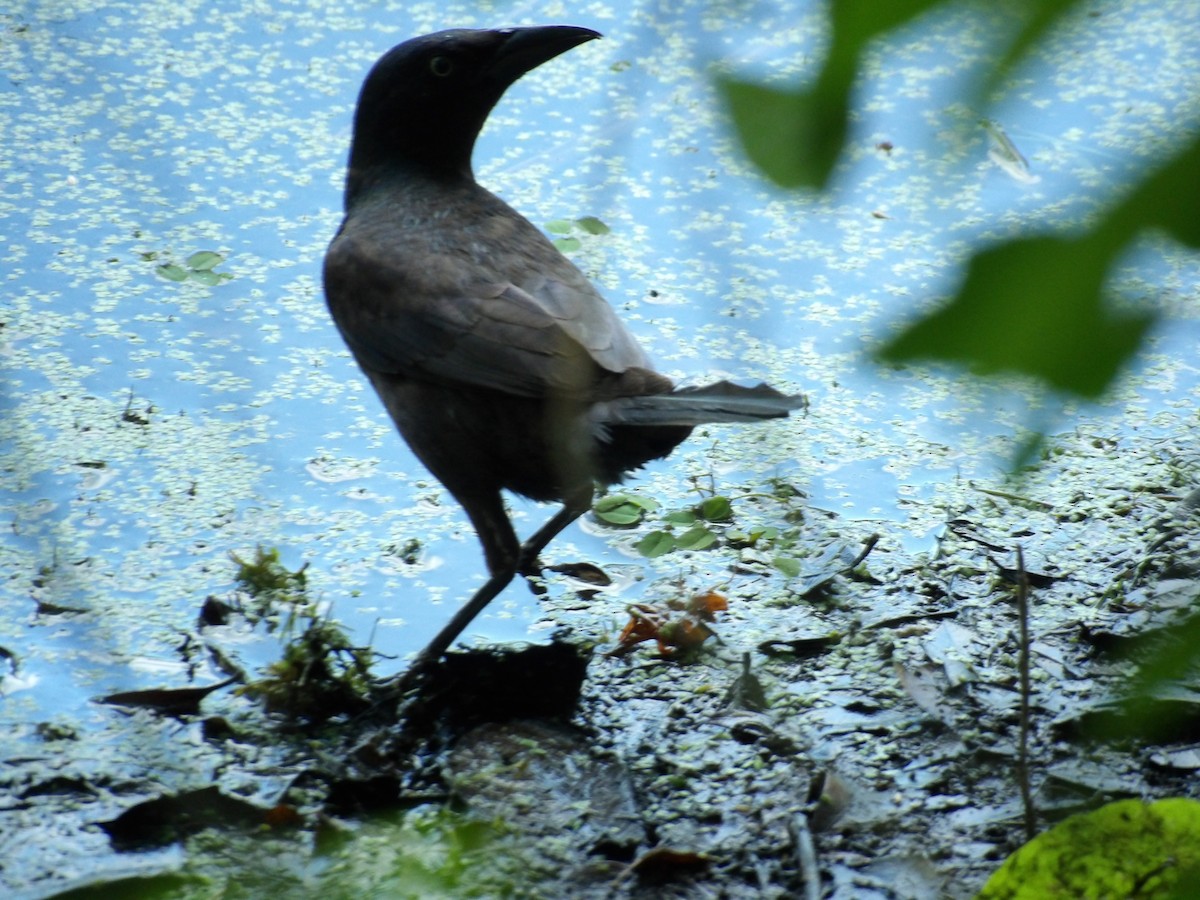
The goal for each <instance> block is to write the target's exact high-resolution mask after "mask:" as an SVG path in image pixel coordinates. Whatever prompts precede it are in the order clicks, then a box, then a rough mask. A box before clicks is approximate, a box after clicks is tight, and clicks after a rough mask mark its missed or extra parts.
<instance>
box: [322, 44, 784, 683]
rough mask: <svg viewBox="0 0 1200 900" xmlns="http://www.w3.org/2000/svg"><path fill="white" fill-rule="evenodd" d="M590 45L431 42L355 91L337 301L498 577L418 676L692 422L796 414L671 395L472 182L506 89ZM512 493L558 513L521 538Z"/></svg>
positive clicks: (745, 398)
mask: <svg viewBox="0 0 1200 900" xmlns="http://www.w3.org/2000/svg"><path fill="white" fill-rule="evenodd" d="M597 37H599V35H598V34H597V33H596V32H594V31H591V30H590V29H587V28H577V27H574V26H567V25H551V26H544V27H535V28H505V29H498V30H466V29H456V30H452V31H442V32H438V33H436V34H429V35H425V36H423V37H418V38H414V39H412V40H409V41H406V42H405V43H403V44H400V45H399V46H397V47H395V48H393V49H392V50H390V51H388V52H387V53H386V54H384V56H383V57H382V58H381V59H380V60H379V61H378V62H377V63H376V64H375V66H374V68H373V69H372V70H371V72H370V74H368V76H367V79H366V81H365V82H364V83H363V87H362V92H361V94H360V95H359V99H358V108H357V111H356V113H355V117H354V136H353V141H352V144H351V148H350V165H349V171H348V173H347V176H346V193H345V213H346V215H345V219H344V220H343V222H342V225H341V227H340V228H339V229H338V232H337V235H336V236H335V237H334V239H333V242H332V243H331V244H330V246H329V250H328V253H327V254H326V257H325V271H324V278H325V295H326V298H327V300H328V303H329V309H330V312H331V313H332V314H333V319H334V321H335V322H336V323H337V326H338V329H339V330H340V331H341V334H342V337H343V338H345V341H346V343H347V344H348V345H349V347H350V350H351V351H352V352H353V354H354V358H355V359H356V360H357V361H358V364H359V366H360V367H361V368H362V370H363V372H364V373H365V374H366V376H367V378H369V379H370V381H371V384H372V385H373V386H374V387H375V390H376V391H377V392H378V394H379V397H380V399H381V400H382V401H383V404H384V406H385V407H386V408H387V411H388V413H389V414H390V415H391V417H392V419H393V420H394V421H395V423H396V426H397V428H399V430H400V433H401V435H403V437H404V439H405V440H406V441H407V442H408V444H409V446H410V447H411V448H412V450H413V452H414V453H415V454H416V455H417V456H418V457H419V458H420V460H421V461H422V462H423V463H424V464H425V466H426V467H427V468H428V469H429V471H430V472H432V473H433V474H434V475H435V476H436V477H437V478H438V479H439V480H440V481H441V482H442V484H443V485H445V486H446V489H447V490H449V491H450V493H451V494H453V495H454V497H455V498H456V499H457V500H458V502H459V503H461V504H462V506H463V509H465V510H466V513H467V516H468V517H469V518H470V520H471V523H472V525H474V527H475V530H476V532H477V533H478V535H479V539H480V541H481V542H482V544H483V551H484V555H485V557H486V561H487V566H488V569H489V571H490V573H491V578H490V580H489V581H488V582H487V583H486V584H485V585H484V586H483V587H482V588H480V590H479V592H478V593H476V595H475V596H474V597H472V598H471V600H470V601H469V602H468V603H467V604H466V605H464V606H463V608H462V609H461V610H460V611H459V612H458V614H457V615H455V617H454V618H453V619H452V620H451V622H450V623H448V624H447V625H446V627H445V628H444V629H443V630H442V632H441V633H440V634H439V635H438V636H437V637H436V638H435V639H434V640H433V641H432V642H431V643H430V644H429V646H428V647H427V648H426V649H425V650H424V651H423V653H422V654H421V656H420V657H419V658H418V665H421V664H424V665H427V664H429V663H431V662H434V661H436V660H437V659H438V658H440V657H441V655H442V654H443V653H444V652H445V650H446V649H447V648H448V647H449V646H450V644H451V643H453V641H454V640H455V638H457V636H458V635H459V634H460V633H461V631H462V630H463V628H465V627H466V625H467V624H468V623H469V622H470V621H471V619H472V618H473V617H474V616H475V615H477V614H478V613H479V611H480V610H482V609H483V607H484V606H485V605H486V604H487V603H488V602H489V601H490V600H491V599H492V598H493V597H495V596H496V595H497V594H498V593H499V592H500V591H501V590H502V589H503V588H504V586H505V585H507V584H508V583H509V582H510V581H511V580H512V578H513V577H514V576H515V575H516V574H517V573H518V572H520V573H522V574H524V575H527V576H529V575H534V574H536V573H537V572H538V571H539V563H538V555H539V553H540V552H541V551H542V549H543V548H544V547H545V546H546V544H547V543H549V542H550V540H551V539H552V538H553V537H554V536H555V535H557V534H558V533H559V532H560V531H561V530H562V529H563V528H565V527H566V526H567V525H569V524H570V523H571V522H572V521H574V520H575V519H576V518H577V517H578V516H579V515H580V514H581V513H583V512H584V511H586V510H587V509H588V508H589V507H590V505H591V502H592V494H593V490H594V488H595V485H596V484H597V483H599V484H604V485H608V484H614V483H616V482H619V481H621V480H622V478H623V477H624V476H625V475H626V473H628V472H629V471H630V470H633V469H636V468H638V467H639V466H641V465H643V464H644V463H646V462H648V461H649V460H652V459H658V458H660V457H663V456H666V455H667V454H668V453H670V452H671V450H672V449H674V447H675V446H676V445H677V444H679V442H680V441H682V440H683V439H684V438H686V437H687V436H688V434H689V433H690V432H691V429H692V426H694V425H698V424H700V423H704V422H750V421H755V420H759V419H770V418H778V417H782V416H786V415H787V414H788V411H789V410H792V409H795V408H797V407H800V406H802V405H803V402H804V400H803V398H802V397H800V396H787V395H784V394H782V393H780V392H778V391H776V390H774V389H773V388H770V387H768V386H766V385H764V384H760V385H758V386H756V387H752V388H746V387H739V386H737V385H733V384H730V383H728V382H724V381H722V382H718V383H716V384H711V385H708V386H706V387H700V388H693V387H675V386H674V385H673V384H672V382H671V381H670V380H669V379H668V378H667V377H665V376H664V375H661V374H659V373H657V372H655V371H654V369H653V368H651V365H650V362H649V360H648V359H647V357H646V355H645V353H644V352H643V351H642V349H641V347H640V346H639V345H638V342H637V340H636V339H635V338H634V337H633V335H632V334H631V333H630V332H629V331H628V330H626V328H625V326H624V325H622V324H621V322H620V320H618V319H617V317H616V314H615V313H614V311H613V309H612V307H611V306H609V305H608V303H607V302H605V300H604V299H603V298H602V297H601V296H600V294H599V293H597V291H596V289H595V288H593V287H592V285H591V284H590V283H589V282H588V280H587V279H586V278H585V277H584V276H583V273H581V272H580V271H579V269H577V268H576V267H575V266H574V265H573V264H572V263H571V261H570V260H568V259H567V258H566V257H565V256H563V255H562V254H561V253H560V252H559V251H558V249H557V248H555V247H554V245H553V244H551V243H550V241H549V240H548V239H547V238H546V237H545V236H544V235H543V234H542V233H541V232H540V231H539V230H538V229H537V228H536V227H534V226H533V225H532V224H530V223H529V222H528V221H527V220H526V219H525V218H523V217H522V216H521V215H520V213H518V212H516V210H514V209H513V208H512V207H510V206H509V205H508V204H506V203H505V202H504V201H502V200H501V199H500V198H498V197H497V196H496V195H494V194H492V193H491V192H490V191H488V190H487V189H485V188H483V187H481V186H480V185H479V184H478V183H477V182H476V181H475V177H474V175H473V173H472V170H471V154H472V150H473V148H474V145H475V139H476V137H477V136H478V134H479V131H480V129H481V128H482V127H483V123H484V120H485V119H486V118H487V116H488V113H489V112H490V111H491V109H492V107H493V106H495V104H496V102H497V101H498V100H499V99H500V97H501V95H502V94H503V93H504V91H505V90H506V89H507V88H508V87H509V86H510V85H511V84H512V83H513V82H515V81H516V80H517V79H518V78H520V77H521V76H522V75H523V74H525V73H526V72H528V71H529V70H531V69H533V68H535V67H537V66H539V65H541V64H542V63H544V62H546V61H548V60H550V59H552V58H554V57H555V56H558V55H559V54H560V53H563V52H565V51H567V50H569V49H571V48H572V47H575V46H577V45H579V44H582V43H584V42H585V41H590V40H592V39H593V38H597ZM505 489H507V490H510V491H513V492H515V493H518V494H523V495H525V496H527V497H531V498H533V499H535V500H543V501H552V500H553V501H560V502H561V503H562V504H563V505H562V509H561V510H560V511H559V512H558V513H557V514H555V515H554V516H553V517H552V518H551V519H550V520H549V521H548V522H547V523H546V524H545V525H544V526H543V527H542V528H541V529H539V530H538V531H537V532H536V533H535V534H534V535H533V536H532V537H531V538H529V539H528V540H527V541H526V542H525V543H524V544H521V543H519V541H518V539H517V535H516V532H515V531H514V530H513V527H512V523H511V522H510V521H509V519H508V516H507V514H506V513H505V509H504V504H503V498H502V495H501V492H502V490H505Z"/></svg>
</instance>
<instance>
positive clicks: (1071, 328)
mask: <svg viewBox="0 0 1200 900" xmlns="http://www.w3.org/2000/svg"><path fill="white" fill-rule="evenodd" d="M1197 171H1200V139H1197V140H1193V141H1192V143H1191V144H1189V145H1188V146H1187V147H1185V148H1184V149H1183V151H1182V152H1180V153H1178V154H1176V156H1175V157H1174V158H1173V159H1171V160H1170V161H1169V162H1168V163H1167V164H1166V165H1164V166H1162V167H1161V168H1159V169H1158V170H1157V171H1155V172H1154V173H1153V174H1152V175H1150V176H1149V177H1148V178H1146V179H1145V180H1144V181H1143V182H1142V183H1141V184H1139V185H1138V186H1137V187H1135V188H1134V189H1133V191H1132V192H1131V193H1130V194H1129V195H1128V196H1126V198H1125V199H1124V200H1123V201H1122V202H1120V203H1118V204H1117V205H1116V206H1114V207H1113V208H1112V209H1110V210H1109V211H1108V213H1106V214H1105V215H1104V217H1103V218H1101V219H1100V220H1099V221H1098V222H1097V223H1096V224H1095V225H1094V226H1093V227H1092V228H1091V229H1090V230H1089V231H1088V232H1086V233H1085V234H1083V235H1082V236H1081V237H1073V238H1067V237H1052V236H1045V235H1039V236H1035V237H1028V238H1019V239H1017V240H1013V241H1009V242H1007V243H1003V244H998V245H996V246H993V247H989V248H987V249H985V250H982V251H980V252H979V253H977V254H976V255H975V256H974V257H973V258H972V259H971V262H970V264H969V265H968V268H967V276H966V280H965V282H964V283H963V286H962V288H961V289H960V290H959V292H958V295H957V296H956V297H955V298H954V299H953V300H952V301H951V302H950V303H949V304H948V305H947V306H945V307H943V308H942V309H940V310H938V311H937V312H934V313H933V314H931V315H930V316H928V317H926V318H924V319H922V320H920V321H918V322H916V323H914V324H913V325H911V326H909V327H908V328H907V329H905V330H904V331H903V332H902V333H901V334H900V335H899V336H897V337H896V338H895V339H893V340H892V341H891V342H889V343H888V344H887V345H885V346H884V347H883V348H882V349H881V350H880V352H879V356H880V358H881V359H883V360H884V361H886V362H891V363H906V362H912V361H915V360H919V359H928V360H942V361H948V362H959V363H964V364H966V365H967V366H969V367H970V368H971V369H972V370H974V371H975V372H978V373H981V374H989V373H993V372H1000V371H1011V372H1020V373H1023V374H1026V375H1032V376H1034V377H1037V378H1040V379H1042V380H1043V381H1045V382H1046V383H1047V384H1049V385H1051V386H1052V387H1054V388H1057V389H1059V390H1063V391H1069V392H1071V393H1073V394H1077V395H1080V396H1083V397H1096V396H1098V395H1100V394H1101V393H1103V391H1104V390H1105V388H1107V387H1108V386H1109V385H1110V384H1111V383H1112V381H1113V379H1114V378H1115V377H1116V375H1117V373H1118V371H1119V370H1120V368H1121V367H1122V366H1123V365H1124V364H1125V363H1126V362H1127V361H1128V360H1129V359H1130V358H1131V357H1132V356H1133V355H1134V353H1136V351H1137V349H1138V347H1139V346H1140V345H1141V342H1142V340H1143V338H1144V336H1145V333H1146V330H1147V329H1148V328H1149V327H1150V326H1151V325H1152V324H1153V323H1154V321H1155V319H1156V314H1155V313H1154V312H1153V311H1150V310H1137V311H1128V310H1119V309H1116V308H1114V307H1112V306H1111V305H1109V304H1108V303H1106V302H1105V298H1104V295H1103V286H1104V280H1105V278H1106V277H1107V275H1108V273H1109V272H1110V271H1111V269H1112V268H1113V265H1114V263H1115V262H1116V261H1117V258H1118V257H1119V256H1120V254H1121V253H1122V252H1123V251H1124V250H1125V248H1126V247H1127V245H1128V244H1129V243H1130V242H1131V241H1132V240H1133V239H1134V238H1135V237H1137V236H1138V234H1139V233H1140V232H1141V231H1143V230H1144V229H1146V228H1160V229H1162V230H1163V231H1165V232H1166V233H1167V234H1168V235H1170V236H1171V237H1173V238H1175V239H1176V240H1178V241H1180V242H1181V243H1184V244H1186V245H1188V246H1190V247H1197V246H1200V178H1197V177H1196V172H1197Z"/></svg>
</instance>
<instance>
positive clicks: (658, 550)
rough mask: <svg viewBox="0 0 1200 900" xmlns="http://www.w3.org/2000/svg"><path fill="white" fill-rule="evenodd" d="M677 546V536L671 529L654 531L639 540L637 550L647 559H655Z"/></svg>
mask: <svg viewBox="0 0 1200 900" xmlns="http://www.w3.org/2000/svg"><path fill="white" fill-rule="evenodd" d="M675 546H676V545H675V536H674V535H673V534H671V533H670V532H669V531H652V532H650V533H649V534H648V535H646V536H645V537H644V538H642V539H641V540H640V541H638V542H637V552H638V553H640V554H642V556H644V557H646V558H647V559H654V558H655V557H658V556H663V555H665V554H667V553H670V552H671V551H672V550H674V549H675Z"/></svg>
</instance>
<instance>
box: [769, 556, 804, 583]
mask: <svg viewBox="0 0 1200 900" xmlns="http://www.w3.org/2000/svg"><path fill="white" fill-rule="evenodd" d="M771 565H773V566H774V567H775V568H776V569H778V570H779V571H780V572H782V573H783V574H784V575H786V576H787V577H788V578H795V577H796V576H797V575H799V574H800V560H798V559H796V558H795V557H793V556H777V557H775V558H774V559H773V560H771Z"/></svg>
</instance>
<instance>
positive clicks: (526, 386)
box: [325, 233, 648, 397]
mask: <svg viewBox="0 0 1200 900" xmlns="http://www.w3.org/2000/svg"><path fill="white" fill-rule="evenodd" d="M447 268H448V267H447ZM562 274H563V275H564V276H565V277H564V278H563V279H562V280H560V279H557V278H554V277H547V276H544V275H540V274H537V275H531V276H529V277H527V278H525V279H522V281H523V283H522V284H521V285H520V286H518V285H516V284H513V283H511V282H504V283H497V282H489V281H486V280H477V281H473V280H471V279H470V278H463V277H462V276H461V273H460V272H459V271H442V270H441V269H440V268H439V261H438V260H436V259H431V260H427V265H424V266H422V267H421V269H420V270H419V271H418V270H416V269H414V267H412V266H408V265H401V264H399V263H398V262H397V261H396V260H395V259H394V258H393V257H392V254H390V253H389V252H387V251H383V252H380V248H379V245H378V244H373V242H370V241H362V240H356V239H355V238H354V237H352V236H350V235H347V234H345V233H343V234H342V235H341V236H340V237H339V238H338V239H337V240H335V241H334V243H333V245H332V246H331V247H330V251H329V253H328V255H327V256H326V260H325V284H326V296H327V298H328V300H329V306H330V310H331V312H332V313H333V318H334V320H335V321H336V322H337V324H338V327H339V329H340V330H341V332H342V335H343V336H344V337H345V339H346V343H347V344H348V345H349V346H350V349H351V350H352V351H353V353H354V355H355V357H356V358H357V359H358V361H359V363H360V364H361V365H363V366H364V367H366V368H369V369H371V370H374V371H377V372H382V373H387V374H392V375H400V376H403V377H409V378H419V379H423V380H429V381H434V382H437V383H441V384H463V385H468V386H474V387H485V388H491V389H494V390H498V391H502V392H504V393H509V394H514V395H517V396H525V397H543V396H547V395H567V396H570V395H578V396H581V397H586V396H588V395H589V394H590V393H591V392H592V391H593V390H594V385H595V383H596V381H597V380H598V379H602V378H603V377H604V374H605V373H606V372H607V373H612V374H619V373H622V372H624V371H626V370H627V369H630V368H637V367H643V366H646V365H648V362H647V360H646V357H645V355H644V353H643V352H642V350H641V348H640V347H639V346H638V344H637V342H636V340H635V339H634V338H633V336H632V335H631V334H630V333H629V332H628V331H627V330H626V329H625V327H624V325H622V324H621V322H620V320H618V319H617V317H616V315H615V313H614V312H613V310H612V308H611V307H610V306H609V305H608V304H607V303H606V302H605V301H604V300H603V298H601V297H600V296H599V295H598V294H597V293H596V291H595V289H594V288H593V287H592V286H591V284H590V283H589V282H588V281H587V280H586V279H585V278H584V277H583V275H582V273H579V272H578V270H576V269H575V268H574V267H573V266H569V267H568V269H567V270H565V271H564V272H563V273H562Z"/></svg>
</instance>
